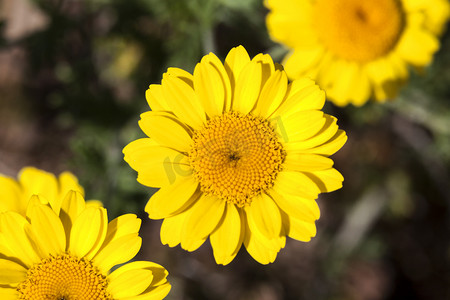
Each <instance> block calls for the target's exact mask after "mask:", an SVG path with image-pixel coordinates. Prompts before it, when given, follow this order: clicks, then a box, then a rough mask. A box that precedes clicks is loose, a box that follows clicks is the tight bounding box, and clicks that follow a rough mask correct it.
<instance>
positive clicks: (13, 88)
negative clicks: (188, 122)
mask: <svg viewBox="0 0 450 300" xmlns="http://www.w3.org/2000/svg"><path fill="white" fill-rule="evenodd" d="M266 13H267V11H266V10H265V9H264V7H263V5H262V1H260V0H189V1H188V0H126V1H125V0H1V1H0V173H3V174H6V175H9V176H12V177H16V176H17V173H18V172H19V170H20V169H21V168H22V167H24V166H35V167H38V168H41V169H44V170H46V171H50V172H53V173H57V174H59V173H60V172H62V171H64V170H70V171H72V172H73V173H74V174H75V175H76V176H77V177H78V178H79V180H80V182H81V184H82V185H83V186H84V187H85V190H86V198H87V199H100V200H102V201H103V202H104V205H105V206H106V208H107V209H108V214H109V218H110V219H112V218H114V217H116V216H118V215H120V214H123V213H127V212H133V213H136V214H138V215H139V216H140V217H141V218H142V219H143V226H142V229H141V236H143V238H144V240H143V241H144V244H143V247H142V249H141V252H140V254H139V256H140V257H139V258H140V259H147V260H151V261H154V262H157V263H159V264H161V265H163V266H164V267H166V268H167V269H168V271H169V273H170V275H169V281H170V282H171V283H172V286H173V287H172V291H171V293H170V294H169V296H168V297H167V299H169V300H170V299H177V300H178V299H180V300H181V299H182V300H190V299H197V300H202V299H205V300H206V299H215V300H216V299H217V300H228V299H233V300H244V299H261V300H278V299H292V300H294V299H319V300H320V299H324V300H328V299H336V300H340V299H345V300H347V299H350V300H381V299H437V300H441V299H450V266H449V264H450V262H449V261H450V243H449V241H450V239H449V237H450V189H449V187H450V179H449V173H450V105H449V102H450V34H449V32H447V33H446V34H444V36H443V37H442V39H441V42H442V45H441V50H440V51H439V52H438V53H437V55H436V56H435V60H434V63H433V64H432V65H431V66H429V67H428V68H427V69H426V70H425V72H424V73H423V74H421V75H417V74H413V75H412V78H411V81H410V83H409V85H408V86H407V87H406V88H404V89H403V90H402V93H401V94H400V96H399V97H398V98H397V99H395V101H392V102H390V103H386V104H376V103H368V104H366V105H365V106H363V107H361V108H357V107H353V106H349V107H345V108H338V107H335V106H333V105H332V104H331V103H327V104H326V106H325V108H324V110H325V112H327V113H329V114H332V115H334V116H336V117H337V118H338V120H339V121H338V124H339V125H340V127H341V128H343V129H344V130H345V131H346V132H347V134H348V136H349V140H348V142H347V144H346V145H345V146H344V147H343V148H342V149H341V150H340V151H339V152H338V153H337V154H336V155H334V156H333V157H332V158H333V159H334V161H335V165H336V168H337V169H338V170H340V171H341V173H342V174H343V175H344V178H345V181H344V187H343V188H342V189H340V190H339V191H336V192H333V193H330V194H324V195H321V196H320V198H319V199H318V202H319V206H320V208H321V212H322V215H321V218H320V219H319V220H318V221H317V222H316V224H317V228H318V230H317V236H316V237H315V238H314V239H313V240H312V241H311V242H310V243H302V242H299V241H294V240H291V239H288V241H287V244H286V247H285V249H283V250H282V251H281V252H280V253H279V255H278V258H277V259H276V261H275V263H273V264H270V265H267V266H262V265H259V264H258V263H257V262H255V261H254V260H253V259H252V258H251V257H250V256H249V255H248V254H247V253H246V251H245V250H244V248H242V249H241V251H240V253H239V254H238V256H237V258H236V259H235V260H234V261H233V262H232V263H230V264H229V265H228V266H225V267H224V266H218V265H216V264H215V262H214V258H213V256H212V250H211V247H210V245H209V244H208V243H205V244H204V245H203V246H202V247H201V248H200V249H199V250H197V251H195V252H193V253H188V252H186V251H184V250H182V249H181V248H180V247H175V248H169V247H168V246H163V245H161V243H160V240H159V229H160V225H161V222H160V221H153V220H149V219H148V218H147V215H146V213H144V211H143V208H144V205H145V203H146V202H147V200H148V198H149V197H150V195H151V194H152V192H154V190H151V189H149V188H146V187H143V186H141V185H140V184H138V183H137V182H136V173H135V172H134V171H133V170H132V169H131V168H130V167H129V166H128V165H127V164H126V163H125V162H124V161H123V155H122V149H123V147H124V146H125V145H126V144H128V143H129V142H130V141H132V140H134V139H136V138H139V137H144V135H143V133H141V131H140V129H139V127H138V124H137V121H138V120H139V114H140V113H142V112H144V111H147V110H148V109H149V108H148V106H147V103H146V101H145V96H144V94H145V90H146V89H147V88H148V85H149V84H151V83H160V80H161V76H162V73H163V72H164V71H165V70H166V69H167V67H170V66H175V67H180V68H183V69H185V70H187V71H189V72H192V71H193V68H194V66H195V64H196V63H197V62H198V61H199V60H200V59H201V57H202V56H203V55H204V54H206V53H208V52H210V51H212V52H214V53H216V54H217V55H218V56H219V57H220V58H221V59H222V60H223V59H224V57H225V55H226V54H227V53H228V51H229V50H230V49H231V48H232V47H234V46H237V45H240V44H242V45H243V46H244V47H245V48H246V49H247V50H248V51H249V53H250V56H254V55H256V54H257V53H260V52H264V53H269V54H271V55H272V57H273V58H274V60H275V61H278V62H280V61H281V59H282V57H283V55H284V54H285V53H286V49H284V48H283V47H282V46H280V45H277V44H275V43H274V42H272V41H271V40H270V38H269V37H268V35H267V32H266V27H265V15H266ZM0 188H1V187H0Z"/></svg>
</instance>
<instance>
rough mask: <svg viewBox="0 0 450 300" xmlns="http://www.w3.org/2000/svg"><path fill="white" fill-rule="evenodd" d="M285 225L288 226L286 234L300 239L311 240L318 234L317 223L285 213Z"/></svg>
mask: <svg viewBox="0 0 450 300" xmlns="http://www.w3.org/2000/svg"><path fill="white" fill-rule="evenodd" d="M283 225H284V227H285V228H286V232H287V233H286V234H287V235H288V236H289V237H290V238H293V239H296V240H298V241H302V242H309V241H310V240H311V238H312V237H314V236H316V224H314V222H308V221H304V220H301V219H297V218H294V217H293V216H290V215H287V214H283Z"/></svg>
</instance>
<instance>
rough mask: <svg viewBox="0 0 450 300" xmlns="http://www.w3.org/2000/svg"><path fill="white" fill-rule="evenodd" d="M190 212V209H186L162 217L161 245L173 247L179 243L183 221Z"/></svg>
mask: <svg viewBox="0 0 450 300" xmlns="http://www.w3.org/2000/svg"><path fill="white" fill-rule="evenodd" d="M190 213H191V210H189V209H188V210H185V211H183V212H181V213H179V214H177V215H174V216H173V217H167V218H165V219H164V221H163V223H162V225H161V243H162V244H163V245H168V246H169V247H175V246H176V245H178V244H179V243H181V232H182V231H183V226H184V222H185V220H186V218H187V216H188V215H189V214H190ZM199 247H200V246H199Z"/></svg>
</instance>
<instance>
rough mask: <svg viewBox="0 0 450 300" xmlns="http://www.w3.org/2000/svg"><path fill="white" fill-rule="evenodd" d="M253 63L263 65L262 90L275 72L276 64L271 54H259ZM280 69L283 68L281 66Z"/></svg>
mask: <svg viewBox="0 0 450 300" xmlns="http://www.w3.org/2000/svg"><path fill="white" fill-rule="evenodd" d="M252 61H254V62H257V63H259V64H261V70H262V73H261V89H262V88H263V87H264V85H265V84H266V82H267V80H269V78H270V77H271V76H272V75H273V73H274V72H275V64H274V63H273V60H272V57H271V56H270V55H269V54H262V53H259V54H257V55H256V56H255V57H254V58H253V59H252ZM278 66H279V67H281V68H283V67H282V66H281V65H278Z"/></svg>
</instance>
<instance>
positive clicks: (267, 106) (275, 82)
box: [253, 70, 288, 118]
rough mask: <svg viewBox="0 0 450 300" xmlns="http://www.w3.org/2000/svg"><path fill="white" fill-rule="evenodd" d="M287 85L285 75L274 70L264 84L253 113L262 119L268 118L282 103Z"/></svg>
mask: <svg viewBox="0 0 450 300" xmlns="http://www.w3.org/2000/svg"><path fill="white" fill-rule="evenodd" d="M287 84H288V80H287V76H286V73H285V72H284V71H279V70H276V71H275V72H274V73H273V74H272V76H270V77H269V79H268V80H267V82H266V83H265V85H264V87H263V89H262V91H261V95H260V96H259V100H258V103H257V106H256V109H255V111H254V112H253V113H254V114H255V115H257V116H261V117H263V118H267V117H269V116H270V115H271V114H272V113H273V112H274V111H275V110H276V109H277V108H278V107H279V106H280V104H281V102H282V101H283V99H284V97H285V95H286V91H287Z"/></svg>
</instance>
